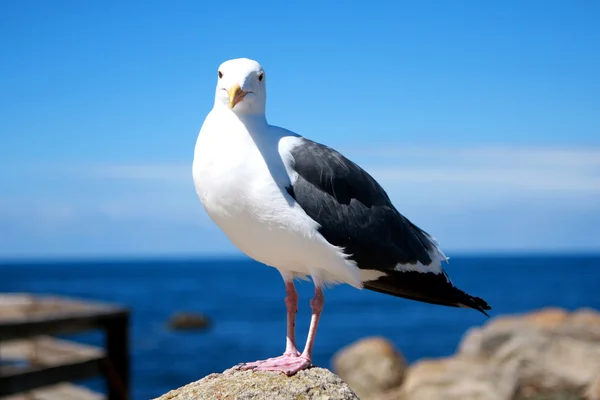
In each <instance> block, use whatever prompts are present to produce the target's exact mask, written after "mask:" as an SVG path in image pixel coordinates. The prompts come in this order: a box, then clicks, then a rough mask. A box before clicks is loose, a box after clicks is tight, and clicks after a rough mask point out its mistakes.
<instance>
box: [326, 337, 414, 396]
mask: <svg viewBox="0 0 600 400" xmlns="http://www.w3.org/2000/svg"><path fill="white" fill-rule="evenodd" d="M333 369H334V371H335V372H336V373H337V374H338V375H339V376H340V377H341V378H342V379H343V380H344V381H345V382H346V383H348V385H349V386H350V387H351V388H352V390H354V391H355V392H356V394H357V395H358V396H359V397H360V398H361V399H363V400H365V399H370V398H376V397H377V396H378V395H379V394H381V393H384V392H386V391H388V390H390V389H392V388H395V387H397V386H400V385H401V384H402V380H403V379H404V373H405V371H406V360H405V358H404V357H403V356H402V354H400V352H399V351H398V350H396V349H395V348H394V345H393V344H392V343H391V342H390V341H388V340H387V339H384V338H380V337H371V338H366V339H362V340H359V341H357V342H355V343H353V344H351V345H349V346H347V347H344V348H342V349H341V350H339V351H338V352H337V353H336V354H335V355H334V357H333Z"/></svg>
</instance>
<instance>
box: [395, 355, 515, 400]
mask: <svg viewBox="0 0 600 400" xmlns="http://www.w3.org/2000/svg"><path fill="white" fill-rule="evenodd" d="M517 375H518V372H517V371H516V370H514V369H503V370H496V369H494V368H493V367H492V366H490V365H489V364H488V363H487V362H486V360H485V359H478V358H471V357H460V356H455V357H449V358H441V359H436V360H421V361H418V362H417V363H415V364H414V365H412V366H411V367H410V368H409V369H408V372H407V374H406V378H405V380H404V383H403V384H402V386H401V387H400V389H398V390H397V391H396V392H395V393H390V394H389V395H388V396H387V397H384V399H385V400H397V399H403V400H440V399H444V400H467V399H468V400H510V399H512V398H513V394H514V393H515V392H516V390H517V387H516V384H517Z"/></svg>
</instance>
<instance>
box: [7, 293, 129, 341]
mask: <svg viewBox="0 0 600 400" xmlns="http://www.w3.org/2000/svg"><path fill="white" fill-rule="evenodd" d="M3 297H5V299H4V301H2V300H1V299H0V341H4V340H12V339H18V338H25V337H30V336H35V335H39V334H40V333H44V334H64V333H73V332H81V331H85V330H89V329H99V328H103V327H104V323H103V320H104V319H107V318H113V317H119V316H127V315H129V311H128V310H127V309H124V308H121V307H118V306H113V305H106V304H100V303H95V302H89V303H84V302H81V301H76V300H72V299H62V298H57V297H51V296H43V297H42V296H40V297H33V296H29V297H31V298H30V299H29V301H27V300H28V299H27V298H25V299H21V302H20V303H19V305H18V306H16V304H15V303H17V302H18V297H16V296H8V295H3ZM7 297H8V298H11V297H12V304H11V301H7V300H6V298H7ZM7 303H8V304H9V305H8V306H7V305H6V304H7ZM15 307H16V308H17V311H15ZM11 309H12V311H11Z"/></svg>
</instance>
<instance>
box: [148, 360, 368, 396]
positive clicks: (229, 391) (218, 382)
mask: <svg viewBox="0 0 600 400" xmlns="http://www.w3.org/2000/svg"><path fill="white" fill-rule="evenodd" d="M234 399H235V400H273V399H277V400H309V399H310V400H357V399H358V397H357V396H356V395H355V394H354V392H353V391H352V390H351V389H350V388H349V387H348V385H346V384H345V383H344V381H342V380H341V379H340V378H339V377H338V376H337V375H335V374H333V373H332V372H330V371H329V370H326V369H324V368H316V367H313V368H310V369H307V370H304V371H300V372H298V373H297V374H296V375H293V376H289V377H288V376H286V375H284V374H283V373H278V372H253V371H239V370H237V369H236V368H231V369H228V370H226V371H224V372H223V373H222V374H210V375H208V376H206V377H204V378H202V379H200V380H199V381H197V382H193V383H190V384H189V385H186V386H183V387H181V388H179V389H176V390H172V391H170V392H169V393H167V394H164V395H163V396H161V397H159V398H158V399H157V400H234Z"/></svg>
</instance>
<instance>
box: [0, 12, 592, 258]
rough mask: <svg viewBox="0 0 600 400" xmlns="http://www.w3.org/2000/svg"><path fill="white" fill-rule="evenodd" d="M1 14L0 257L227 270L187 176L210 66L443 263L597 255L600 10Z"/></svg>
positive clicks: (221, 242)
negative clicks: (240, 74) (191, 258)
mask: <svg viewBox="0 0 600 400" xmlns="http://www.w3.org/2000/svg"><path fill="white" fill-rule="evenodd" d="M343 4H344V5H342V3H338V2H333V1H330V2H324V3H320V2H316V1H304V2H274V1H273V2H268V1H264V2H247V1H244V2H242V1H229V2H196V1H183V0H178V1H174V2H167V1H127V2H119V1H103V2H99V1H98V2H92V1H87V2H82V1H60V0H59V1H53V2H45V1H27V0H24V1H20V2H2V3H0V54H2V62H0V93H1V94H0V122H1V123H0V138H1V141H0V144H1V145H0V167H1V168H0V188H2V189H0V257H1V258H31V257H36V258H37V257H80V256H86V257H88V256H89V257H104V256H106V257H118V256H153V255H202V254H216V253H227V254H230V253H236V250H235V249H234V248H233V247H232V246H231V245H230V244H229V243H228V241H227V240H226V238H225V237H224V235H222V234H221V233H220V232H219V231H218V229H217V228H216V227H215V226H214V225H213V224H212V223H211V222H210V220H209V219H208V217H207V216H206V215H205V214H204V211H203V210H202V207H201V205H200V203H199V201H198V200H197V198H196V195H195V192H194V188H193V182H192V179H191V162H192V157H193V147H194V143H195V140H196V135H197V132H198V130H199V129H200V126H201V124H202V122H203V119H204V117H205V115H206V114H207V112H208V111H209V110H210V108H211V106H212V102H213V90H214V85H215V83H216V69H217V66H218V65H219V64H220V63H221V62H222V61H225V60H227V59H229V58H234V57H250V58H254V59H256V60H258V61H259V62H261V63H262V64H263V66H264V67H265V68H266V70H267V73H268V74H269V83H268V85H269V87H268V106H267V112H268V117H269V120H270V122H271V123H275V124H278V125H282V126H285V127H287V128H289V129H292V130H294V131H297V132H299V133H301V134H303V135H305V136H308V137H310V138H312V139H315V140H317V141H320V142H323V143H326V144H329V145H332V146H334V147H336V148H337V149H339V150H341V151H343V152H344V153H345V154H346V155H348V156H349V157H351V158H352V159H354V160H356V161H357V162H359V164H361V165H362V166H363V167H364V168H366V169H367V170H368V171H369V172H371V173H372V174H373V175H374V176H375V177H376V178H377V179H378V180H380V182H381V183H382V184H383V185H384V187H385V188H386V189H387V190H388V192H389V194H390V196H391V197H392V199H393V201H394V203H395V204H396V205H397V207H398V208H399V209H400V211H401V212H402V213H403V214H405V215H406V216H408V217H409V218H410V219H411V220H413V222H415V223H416V224H417V225H419V226H421V227H422V228H424V229H426V230H427V231H429V232H431V233H432V234H433V235H434V236H436V237H437V238H438V240H439V241H440V242H441V244H442V247H443V248H444V249H445V250H446V253H449V255H450V256H452V254H453V252H460V253H464V252H481V251H493V252H505V251H515V250H518V251H578V250H583V251H598V250H600V201H598V199H599V198H600V94H599V93H600V75H599V74H598V73H597V71H600V27H599V26H598V24H597V18H596V16H597V15H600V3H598V2H596V1H573V2H567V1H536V0H531V1H527V2H523V1H501V2H500V1H499V2H480V1H466V0H465V1H454V2H442V1H411V2H408V1H405V2H396V3H392V2H378V1H369V2H360V3H359V2H355V3H351V2H345V3H343Z"/></svg>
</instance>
